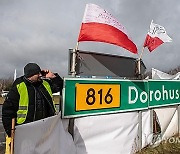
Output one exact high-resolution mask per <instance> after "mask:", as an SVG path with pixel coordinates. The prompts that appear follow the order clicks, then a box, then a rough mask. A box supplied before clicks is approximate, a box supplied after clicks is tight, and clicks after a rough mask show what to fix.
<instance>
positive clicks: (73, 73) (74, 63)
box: [71, 42, 79, 77]
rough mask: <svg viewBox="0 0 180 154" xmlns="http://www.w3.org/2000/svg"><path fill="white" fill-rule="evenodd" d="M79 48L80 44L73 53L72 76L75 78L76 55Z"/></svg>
mask: <svg viewBox="0 0 180 154" xmlns="http://www.w3.org/2000/svg"><path fill="white" fill-rule="evenodd" d="M78 46H79V42H77V44H76V47H75V49H73V53H72V66H71V72H72V76H73V77H75V76H76V69H75V67H76V54H77V50H78Z"/></svg>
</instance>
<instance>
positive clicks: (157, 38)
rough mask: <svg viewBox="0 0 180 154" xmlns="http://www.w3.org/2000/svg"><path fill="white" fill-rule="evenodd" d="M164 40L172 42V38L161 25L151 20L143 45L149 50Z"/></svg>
mask: <svg viewBox="0 0 180 154" xmlns="http://www.w3.org/2000/svg"><path fill="white" fill-rule="evenodd" d="M165 42H172V39H171V38H170V37H169V36H168V35H167V34H166V30H165V28H164V27H163V26H160V25H158V24H155V23H153V21H152V22H151V25H150V30H149V32H148V34H147V36H146V39H145V42H144V45H143V46H144V47H147V48H148V49H149V51H150V52H151V51H153V50H154V49H155V48H157V47H158V46H160V45H161V44H163V43H165Z"/></svg>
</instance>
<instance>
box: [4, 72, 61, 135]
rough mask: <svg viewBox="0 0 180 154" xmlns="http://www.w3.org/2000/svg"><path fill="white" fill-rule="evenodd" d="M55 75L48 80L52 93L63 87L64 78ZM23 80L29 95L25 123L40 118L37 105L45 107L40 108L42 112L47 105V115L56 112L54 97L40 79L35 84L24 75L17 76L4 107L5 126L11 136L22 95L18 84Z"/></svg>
mask: <svg viewBox="0 0 180 154" xmlns="http://www.w3.org/2000/svg"><path fill="white" fill-rule="evenodd" d="M55 75H56V77H55V78H52V79H49V80H46V81H47V82H48V83H49V84H50V86H51V90H52V93H56V92H59V91H61V90H62V88H63V80H62V78H61V77H60V76H59V75H58V74H55ZM21 82H24V83H25V84H26V86H27V90H28V96H29V105H28V113H27V117H26V121H25V122H24V123H28V122H32V121H35V120H38V118H35V115H38V114H37V113H36V112H37V111H36V108H37V106H39V108H41V107H43V108H41V109H40V111H42V112H43V110H44V108H45V107H46V108H45V109H46V114H47V111H48V114H47V115H46V117H49V116H53V115H54V114H55V110H54V107H53V101H52V98H51V96H50V95H49V93H48V91H47V90H46V88H45V87H44V86H43V84H42V81H39V82H37V83H35V84H34V83H31V82H30V81H29V80H27V79H26V78H25V77H24V76H22V77H20V78H17V79H16V81H15V82H14V83H13V86H12V88H11V90H10V91H9V93H8V95H7V97H6V99H5V101H4V104H3V108H2V121H3V126H4V129H5V131H6V133H7V134H8V136H11V125H12V122H11V121H12V118H16V117H17V111H18V108H19V98H20V96H19V93H18V91H17V87H16V85H17V84H19V83H21ZM37 93H38V94H39V97H42V98H40V99H38V98H37ZM40 94H41V95H40ZM37 99H38V100H37ZM42 101H43V102H45V104H46V105H45V107H44V105H41V103H42Z"/></svg>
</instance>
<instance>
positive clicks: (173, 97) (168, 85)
mask: <svg viewBox="0 0 180 154" xmlns="http://www.w3.org/2000/svg"><path fill="white" fill-rule="evenodd" d="M148 83H149V91H148V92H149V107H160V106H169V105H175V104H179V103H180V81H178V80H150V81H148Z"/></svg>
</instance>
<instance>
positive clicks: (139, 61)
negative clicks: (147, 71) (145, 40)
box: [138, 47, 144, 75]
mask: <svg viewBox="0 0 180 154" xmlns="http://www.w3.org/2000/svg"><path fill="white" fill-rule="evenodd" d="M143 53H144V47H143V48H142V51H141V54H140V56H139V58H138V75H141V59H142V55H143Z"/></svg>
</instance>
